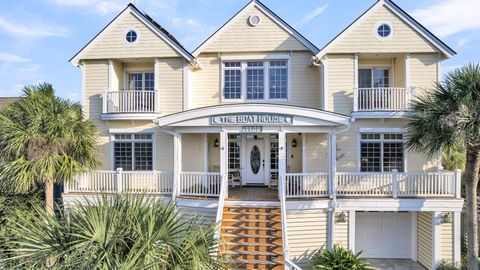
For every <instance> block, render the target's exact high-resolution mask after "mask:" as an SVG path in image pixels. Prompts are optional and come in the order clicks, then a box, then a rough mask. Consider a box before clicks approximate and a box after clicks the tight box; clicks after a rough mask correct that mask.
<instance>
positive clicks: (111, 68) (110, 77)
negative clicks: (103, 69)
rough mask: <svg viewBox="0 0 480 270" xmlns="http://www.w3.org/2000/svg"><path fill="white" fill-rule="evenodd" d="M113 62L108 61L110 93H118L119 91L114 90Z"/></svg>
mask: <svg viewBox="0 0 480 270" xmlns="http://www.w3.org/2000/svg"><path fill="white" fill-rule="evenodd" d="M113 74H115V72H114V70H113V60H112V59H108V91H117V90H118V89H113Z"/></svg>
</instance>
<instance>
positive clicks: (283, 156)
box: [278, 130, 287, 191]
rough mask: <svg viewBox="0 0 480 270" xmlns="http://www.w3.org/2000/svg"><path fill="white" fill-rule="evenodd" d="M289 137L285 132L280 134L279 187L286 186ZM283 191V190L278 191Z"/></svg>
mask: <svg viewBox="0 0 480 270" xmlns="http://www.w3.org/2000/svg"><path fill="white" fill-rule="evenodd" d="M286 147H287V135H286V133H285V131H283V130H282V131H280V132H278V180H279V185H283V184H285V177H286V176H285V174H286V173H287V151H286V150H287V149H286ZM278 190H279V191H280V190H282V189H281V188H279V189H278Z"/></svg>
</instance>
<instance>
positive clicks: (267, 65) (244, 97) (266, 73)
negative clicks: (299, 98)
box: [220, 55, 292, 103]
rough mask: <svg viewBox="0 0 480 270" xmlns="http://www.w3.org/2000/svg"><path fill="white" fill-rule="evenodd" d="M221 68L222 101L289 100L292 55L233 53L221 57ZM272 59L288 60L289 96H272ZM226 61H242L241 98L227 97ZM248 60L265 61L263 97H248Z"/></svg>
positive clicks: (272, 101) (256, 101) (257, 101)
mask: <svg viewBox="0 0 480 270" xmlns="http://www.w3.org/2000/svg"><path fill="white" fill-rule="evenodd" d="M220 60H221V61H220V70H221V91H220V92H221V95H220V100H221V102H226V103H228V102H245V103H259V102H265V103H267V102H271V103H275V102H288V101H289V100H290V95H291V82H292V76H291V70H292V69H291V61H290V55H251V56H245V55H240V56H239V55H231V56H222V57H221V59H220ZM270 61H286V62H287V98H281V99H280V98H274V99H271V98H270V81H269V79H270V76H269V70H270V69H269V68H270ZM225 62H240V70H241V71H240V76H241V90H240V91H241V94H240V99H228V98H225V64H224V63H225ZM247 62H263V63H264V64H263V68H264V72H263V75H264V80H263V82H264V95H263V97H264V98H263V99H247Z"/></svg>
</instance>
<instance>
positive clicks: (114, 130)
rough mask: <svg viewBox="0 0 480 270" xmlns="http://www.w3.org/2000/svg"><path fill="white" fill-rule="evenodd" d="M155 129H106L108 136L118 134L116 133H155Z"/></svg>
mask: <svg viewBox="0 0 480 270" xmlns="http://www.w3.org/2000/svg"><path fill="white" fill-rule="evenodd" d="M157 130H158V129H157V128H156V127H150V128H142V127H135V128H110V129H108V133H110V134H112V133H113V134H115V133H116V134H118V133H155V132H157Z"/></svg>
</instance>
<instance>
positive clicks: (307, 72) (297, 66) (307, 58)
mask: <svg viewBox="0 0 480 270" xmlns="http://www.w3.org/2000/svg"><path fill="white" fill-rule="evenodd" d="M311 59H312V54H311V53H310V52H294V53H293V54H292V56H291V58H290V68H291V69H292V70H291V72H290V74H291V76H290V80H291V89H290V91H291V93H290V97H291V99H290V102H289V104H291V105H297V106H302V107H311V108H317V109H320V107H321V104H322V100H321V92H320V91H321V90H320V85H321V83H320V71H319V68H316V67H312V66H311V65H310V62H311Z"/></svg>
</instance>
